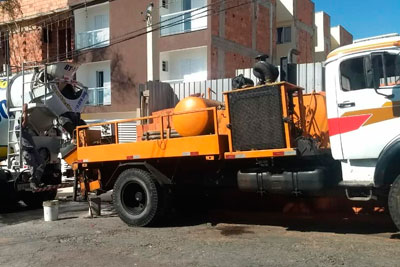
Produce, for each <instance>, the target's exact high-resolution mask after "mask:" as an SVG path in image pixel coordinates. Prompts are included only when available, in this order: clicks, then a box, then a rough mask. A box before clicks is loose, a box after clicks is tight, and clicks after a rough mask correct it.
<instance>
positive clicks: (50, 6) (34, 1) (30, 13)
mask: <svg viewBox="0 0 400 267" xmlns="http://www.w3.org/2000/svg"><path fill="white" fill-rule="evenodd" d="M19 4H20V10H16V11H15V12H16V14H17V17H16V18H33V17H39V16H41V15H44V14H47V13H49V12H51V11H55V10H61V9H67V8H68V0H19ZM10 19H11V18H10V17H9V16H8V15H4V16H1V17H0V23H1V22H7V21H10Z"/></svg>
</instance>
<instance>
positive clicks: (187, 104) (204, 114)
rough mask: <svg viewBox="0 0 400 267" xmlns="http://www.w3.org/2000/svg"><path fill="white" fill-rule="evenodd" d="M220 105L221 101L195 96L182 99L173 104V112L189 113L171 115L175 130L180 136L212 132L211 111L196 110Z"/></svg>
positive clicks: (212, 120) (212, 117)
mask: <svg viewBox="0 0 400 267" xmlns="http://www.w3.org/2000/svg"><path fill="white" fill-rule="evenodd" d="M220 105H222V103H221V102H218V101H214V100H210V99H205V98H201V97H195V96H189V97H186V98H184V99H182V100H181V101H179V103H178V104H177V105H176V106H175V109H174V113H182V112H189V113H187V114H181V115H174V116H173V117H172V122H173V124H174V127H175V130H176V131H177V132H178V133H179V134H180V135H181V136H196V135H204V134H210V133H212V132H213V129H214V115H213V112H212V111H211V110H204V111H198V112H196V110H201V109H205V108H209V107H217V106H220Z"/></svg>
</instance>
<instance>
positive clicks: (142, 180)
mask: <svg viewBox="0 0 400 267" xmlns="http://www.w3.org/2000/svg"><path fill="white" fill-rule="evenodd" d="M138 194H139V196H138ZM137 196H138V197H137ZM163 199H164V196H163V191H162V188H161V187H160V186H159V185H158V184H157V182H156V181H155V180H154V178H153V177H152V175H151V174H150V173H149V172H147V171H144V170H141V169H136V168H131V169H127V170H125V171H123V172H122V173H121V174H120V175H119V176H118V179H117V181H116V182H115V184H114V192H113V202H114V208H115V210H116V211H117V213H118V215H119V217H120V218H121V220H122V221H124V222H125V223H126V224H128V225H129V226H150V225H154V224H155V223H156V222H157V221H158V219H160V218H161V217H162V215H163V214H164V207H165V203H162V202H163Z"/></svg>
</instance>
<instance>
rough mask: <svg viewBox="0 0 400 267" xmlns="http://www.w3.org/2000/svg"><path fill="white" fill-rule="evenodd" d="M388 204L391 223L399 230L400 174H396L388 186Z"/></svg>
mask: <svg viewBox="0 0 400 267" xmlns="http://www.w3.org/2000/svg"><path fill="white" fill-rule="evenodd" d="M388 205H389V212H390V216H391V217H392V220H393V223H394V224H395V225H396V227H397V229H399V230H400V175H399V176H397V178H396V180H394V182H393V184H392V187H391V188H390V191H389V197H388Z"/></svg>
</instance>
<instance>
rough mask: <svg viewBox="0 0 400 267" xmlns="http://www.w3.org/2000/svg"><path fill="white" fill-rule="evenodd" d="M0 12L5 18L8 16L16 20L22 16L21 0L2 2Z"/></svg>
mask: <svg viewBox="0 0 400 267" xmlns="http://www.w3.org/2000/svg"><path fill="white" fill-rule="evenodd" d="M0 12H1V14H2V15H3V16H8V17H9V18H10V19H11V20H13V19H16V18H17V17H18V16H19V15H21V14H22V11H21V0H6V1H1V2H0Z"/></svg>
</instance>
